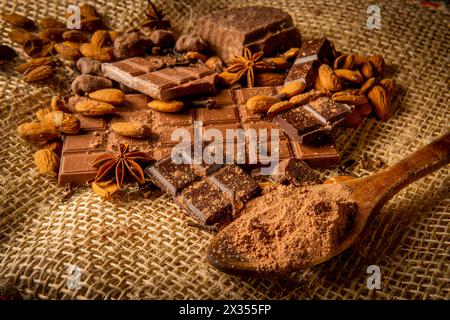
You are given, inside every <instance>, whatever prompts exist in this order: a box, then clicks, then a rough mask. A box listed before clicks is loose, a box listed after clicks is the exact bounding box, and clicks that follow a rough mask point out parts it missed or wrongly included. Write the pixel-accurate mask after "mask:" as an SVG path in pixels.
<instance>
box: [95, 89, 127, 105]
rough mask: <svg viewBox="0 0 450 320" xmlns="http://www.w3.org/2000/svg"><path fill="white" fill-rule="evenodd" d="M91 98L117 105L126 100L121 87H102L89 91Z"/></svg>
mask: <svg viewBox="0 0 450 320" xmlns="http://www.w3.org/2000/svg"><path fill="white" fill-rule="evenodd" d="M89 98H91V99H94V100H97V101H103V102H107V103H109V104H112V105H114V106H117V105H120V104H122V103H124V102H125V93H123V92H122V91H121V90H119V89H100V90H97V91H94V92H91V93H89Z"/></svg>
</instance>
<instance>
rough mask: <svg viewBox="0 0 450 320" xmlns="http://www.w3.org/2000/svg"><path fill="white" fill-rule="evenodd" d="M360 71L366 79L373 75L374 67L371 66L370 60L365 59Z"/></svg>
mask: <svg viewBox="0 0 450 320" xmlns="http://www.w3.org/2000/svg"><path fill="white" fill-rule="evenodd" d="M361 73H362V74H363V76H364V77H365V78H366V79H369V78H371V77H373V75H374V68H373V66H372V63H371V62H370V61H367V62H366V63H364V64H363V65H362V66H361Z"/></svg>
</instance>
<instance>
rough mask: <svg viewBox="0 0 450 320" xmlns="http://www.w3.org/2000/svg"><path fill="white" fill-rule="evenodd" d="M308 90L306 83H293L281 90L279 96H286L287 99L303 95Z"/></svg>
mask: <svg viewBox="0 0 450 320" xmlns="http://www.w3.org/2000/svg"><path fill="white" fill-rule="evenodd" d="M305 89H306V82H303V81H292V82H290V83H288V84H285V85H284V86H283V88H281V89H280V92H279V94H281V95H286V97H288V98H291V97H293V96H295V95H298V94H300V93H302V92H303V91H304V90H305Z"/></svg>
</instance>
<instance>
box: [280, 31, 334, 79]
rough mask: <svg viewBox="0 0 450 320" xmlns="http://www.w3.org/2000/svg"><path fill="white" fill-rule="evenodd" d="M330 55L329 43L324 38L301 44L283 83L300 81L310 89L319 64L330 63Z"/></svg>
mask: <svg viewBox="0 0 450 320" xmlns="http://www.w3.org/2000/svg"><path fill="white" fill-rule="evenodd" d="M331 55H332V50H331V43H330V41H328V40H327V39H325V38H321V39H315V40H309V41H306V42H303V44H302V46H301V48H300V52H299V54H298V56H297V58H296V59H295V61H294V63H293V64H292V67H291V69H290V70H289V73H288V75H287V76H286V80H285V82H284V83H285V84H288V83H290V82H293V81H301V82H304V83H306V84H307V85H308V87H311V85H312V84H313V83H314V80H315V77H316V73H317V69H318V68H319V66H320V63H323V62H328V61H332V57H331Z"/></svg>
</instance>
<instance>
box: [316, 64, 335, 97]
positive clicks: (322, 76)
mask: <svg viewBox="0 0 450 320" xmlns="http://www.w3.org/2000/svg"><path fill="white" fill-rule="evenodd" d="M318 79H319V83H320V88H323V90H325V91H326V92H335V91H338V90H340V89H341V82H340V80H339V78H338V77H337V75H336V73H335V72H334V71H333V69H332V68H331V67H330V66H329V65H327V64H322V65H321V66H320V67H319V73H318Z"/></svg>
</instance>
